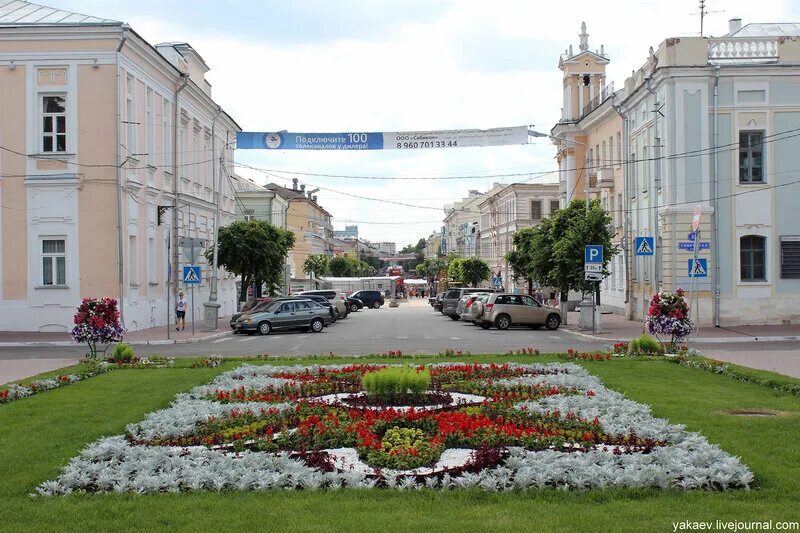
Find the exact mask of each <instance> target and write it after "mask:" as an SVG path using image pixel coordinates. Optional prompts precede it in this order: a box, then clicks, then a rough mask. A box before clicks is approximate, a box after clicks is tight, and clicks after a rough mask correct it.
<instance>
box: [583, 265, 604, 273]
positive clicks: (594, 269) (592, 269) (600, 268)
mask: <svg viewBox="0 0 800 533" xmlns="http://www.w3.org/2000/svg"><path fill="white" fill-rule="evenodd" d="M583 271H584V272H602V271H603V265H602V263H584V264H583Z"/></svg>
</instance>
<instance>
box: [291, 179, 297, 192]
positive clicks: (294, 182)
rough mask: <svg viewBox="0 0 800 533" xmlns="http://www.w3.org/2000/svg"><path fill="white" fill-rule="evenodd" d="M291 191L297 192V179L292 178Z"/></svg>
mask: <svg viewBox="0 0 800 533" xmlns="http://www.w3.org/2000/svg"><path fill="white" fill-rule="evenodd" d="M292 190H293V191H296V190H297V178H292Z"/></svg>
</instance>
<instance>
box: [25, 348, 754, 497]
mask: <svg viewBox="0 0 800 533" xmlns="http://www.w3.org/2000/svg"><path fill="white" fill-rule="evenodd" d="M381 368H385V365H327V366H308V367H300V366H293V367H286V366H283V367H280V366H269V365H265V366H260V367H259V366H251V365H242V366H240V367H239V368H237V369H235V370H232V371H230V372H226V373H224V374H221V375H220V376H218V377H217V378H216V379H215V380H214V381H213V382H212V383H211V384H209V385H202V386H199V387H195V388H194V389H192V390H191V391H190V392H189V393H186V394H180V395H178V397H177V399H176V400H175V402H173V404H172V405H171V406H170V407H169V408H167V409H164V410H161V411H158V412H155V413H151V414H149V415H148V416H147V417H146V418H145V420H143V421H141V422H139V423H135V424H130V425H128V427H127V432H126V434H125V435H121V436H117V437H110V438H103V439H100V440H99V441H97V442H95V443H94V444H91V445H90V446H88V447H87V448H86V449H85V450H84V451H83V452H81V454H80V455H79V456H78V457H76V458H75V459H73V460H72V461H71V462H70V463H69V465H67V466H66V467H65V469H64V471H63V472H62V474H61V475H60V476H59V477H58V478H57V479H56V480H54V481H48V482H46V483H44V484H42V485H41V486H40V487H39V489H38V491H39V493H40V494H43V495H53V494H68V493H70V492H73V491H86V492H140V493H142V492H164V491H181V490H267V489H274V488H281V489H302V488H337V487H342V486H348V487H398V488H419V487H430V488H452V487H470V486H477V487H480V488H483V489H485V490H510V489H525V488H533V487H555V488H568V489H585V488H595V487H610V486H624V487H658V488H668V487H677V488H683V489H713V490H718V489H729V488H739V487H748V486H749V485H750V483H751V482H752V474H751V473H750V471H749V470H748V468H747V467H746V466H744V465H742V464H741V463H740V462H739V461H738V460H737V459H736V458H733V457H731V456H729V455H727V454H726V453H725V452H723V451H721V450H720V449H719V448H717V447H716V446H714V445H711V444H709V443H708V442H707V441H706V440H705V439H704V438H703V437H702V436H700V435H698V434H692V433H687V432H686V431H684V429H683V427H682V426H675V425H671V424H669V423H668V422H667V421H665V420H661V419H656V418H653V417H652V415H651V414H650V411H649V408H648V407H646V406H644V405H641V404H637V403H635V402H632V401H630V400H627V399H625V398H624V397H623V396H622V395H620V394H618V393H616V392H613V391H610V390H608V389H606V388H605V387H604V386H603V384H602V383H601V382H600V381H599V380H598V379H597V378H595V377H593V376H591V375H590V374H588V373H587V372H586V371H585V370H584V369H583V368H581V367H579V366H576V365H574V364H570V363H559V364H549V365H519V364H503V365H497V364H491V365H484V364H460V363H459V364H455V363H442V364H433V365H428V366H427V367H426V368H427V369H428V370H429V371H430V389H429V391H428V393H429V394H430V397H431V398H437V399H438V400H437V401H435V402H433V404H434V405H425V406H421V407H414V406H404V405H377V406H376V405H359V402H358V401H353V400H355V399H357V398H361V397H363V394H364V393H363V391H362V389H361V378H362V376H363V375H364V374H365V373H367V372H374V371H376V370H380V369H381ZM418 368H419V369H420V370H422V367H418ZM446 398H449V401H445V399H446ZM400 400H402V398H399V399H398V401H400Z"/></svg>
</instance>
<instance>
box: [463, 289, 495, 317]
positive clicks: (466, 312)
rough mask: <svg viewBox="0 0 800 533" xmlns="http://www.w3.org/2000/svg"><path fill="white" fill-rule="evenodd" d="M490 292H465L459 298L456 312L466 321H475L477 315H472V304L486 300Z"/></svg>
mask: <svg viewBox="0 0 800 533" xmlns="http://www.w3.org/2000/svg"><path fill="white" fill-rule="evenodd" d="M489 294H490V293H488V292H473V293H471V294H465V295H464V296H462V297H461V298H459V299H458V307H457V308H456V312H457V313H458V316H460V317H461V320H464V321H466V322H472V323H473V324H474V323H475V317H474V316H473V315H472V304H473V303H474V302H477V301H479V300H481V299H483V301H484V302H485V301H486V300H487V299H488V298H489Z"/></svg>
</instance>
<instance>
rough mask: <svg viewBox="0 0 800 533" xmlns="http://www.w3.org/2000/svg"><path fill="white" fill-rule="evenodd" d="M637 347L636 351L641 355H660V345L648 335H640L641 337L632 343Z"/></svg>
mask: <svg viewBox="0 0 800 533" xmlns="http://www.w3.org/2000/svg"><path fill="white" fill-rule="evenodd" d="M634 342H635V343H636V345H637V348H638V349H637V351H638V352H641V353H653V354H659V353H661V350H662V348H661V343H660V342H658V341H657V340H656V339H654V338H653V337H651V336H650V335H648V334H647V333H642V336H641V337H639V339H638V340H637V341H634Z"/></svg>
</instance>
